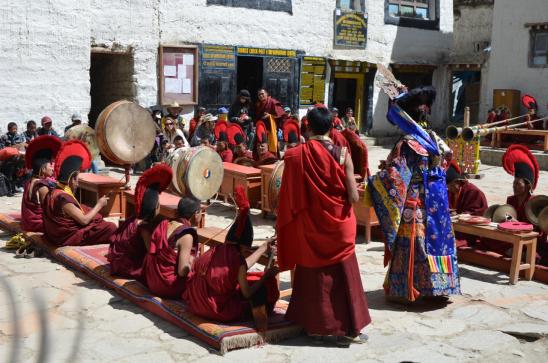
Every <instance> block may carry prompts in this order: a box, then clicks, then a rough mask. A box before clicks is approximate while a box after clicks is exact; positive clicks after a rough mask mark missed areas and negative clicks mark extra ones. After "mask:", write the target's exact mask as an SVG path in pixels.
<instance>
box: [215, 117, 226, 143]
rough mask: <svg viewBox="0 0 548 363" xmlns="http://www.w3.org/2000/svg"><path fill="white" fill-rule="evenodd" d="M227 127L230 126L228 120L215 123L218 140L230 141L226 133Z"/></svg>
mask: <svg viewBox="0 0 548 363" xmlns="http://www.w3.org/2000/svg"><path fill="white" fill-rule="evenodd" d="M227 127H228V122H226V120H218V121H217V123H215V128H214V129H213V133H214V134H215V139H216V140H217V141H228V138H227V135H226V129H227Z"/></svg>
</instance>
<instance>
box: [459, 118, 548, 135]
mask: <svg viewBox="0 0 548 363" xmlns="http://www.w3.org/2000/svg"><path fill="white" fill-rule="evenodd" d="M525 116H527V115H525ZM521 117H523V116H521ZM544 120H548V117H544V118H539V119H536V120H533V121H525V122H520V123H517V124H513V125H505V126H499V127H490V128H485V125H487V124H484V125H479V126H472V127H465V128H464V129H463V130H462V139H463V140H464V141H467V142H469V141H472V140H474V139H475V138H477V137H479V136H485V135H488V134H492V133H494V132H498V131H504V130H510V129H515V128H517V127H521V126H526V125H531V124H534V123H536V122H539V121H544ZM502 121H504V122H506V121H508V120H502ZM502 121H498V122H499V123H500V122H502ZM494 124H495V122H493V123H492V124H491V125H494Z"/></svg>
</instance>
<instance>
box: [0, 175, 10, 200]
mask: <svg viewBox="0 0 548 363" xmlns="http://www.w3.org/2000/svg"><path fill="white" fill-rule="evenodd" d="M11 194H12V193H11V187H10V181H9V180H8V178H6V176H5V175H4V174H2V173H0V197H5V196H6V195H11Z"/></svg>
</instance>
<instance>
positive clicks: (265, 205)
mask: <svg viewBox="0 0 548 363" xmlns="http://www.w3.org/2000/svg"><path fill="white" fill-rule="evenodd" d="M275 167H276V164H269V165H261V166H259V168H260V169H261V210H262V211H263V216H266V215H267V214H268V213H274V211H273V210H272V207H271V206H270V202H269V201H268V189H269V185H270V177H271V176H272V173H273V172H274V168H275Z"/></svg>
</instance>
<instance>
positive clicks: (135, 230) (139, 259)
mask: <svg viewBox="0 0 548 363" xmlns="http://www.w3.org/2000/svg"><path fill="white" fill-rule="evenodd" d="M172 177H173V171H172V170H171V168H170V167H169V166H167V165H166V164H156V165H154V166H153V167H152V168H150V169H147V170H145V172H144V173H143V175H141V176H140V177H139V180H138V181H137V185H136V186H135V194H134V201H135V214H134V215H133V216H131V217H130V218H128V219H127V220H125V221H124V222H123V223H122V224H120V226H119V227H118V229H116V231H115V232H114V233H113V234H112V236H111V237H110V239H109V244H110V245H109V250H108V254H107V260H108V261H109V262H110V273H111V274H112V275H116V276H120V277H124V278H131V279H136V280H139V281H141V282H145V277H144V274H143V265H144V262H145V257H146V255H147V251H148V248H149V246H150V243H151V242H150V239H151V236H152V234H153V232H154V230H155V229H156V227H157V226H158V224H159V223H160V222H161V221H162V217H161V216H160V215H159V212H160V201H159V195H160V194H161V193H162V192H163V191H164V190H166V189H167V187H168V186H169V185H170V183H171V179H172Z"/></svg>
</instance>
